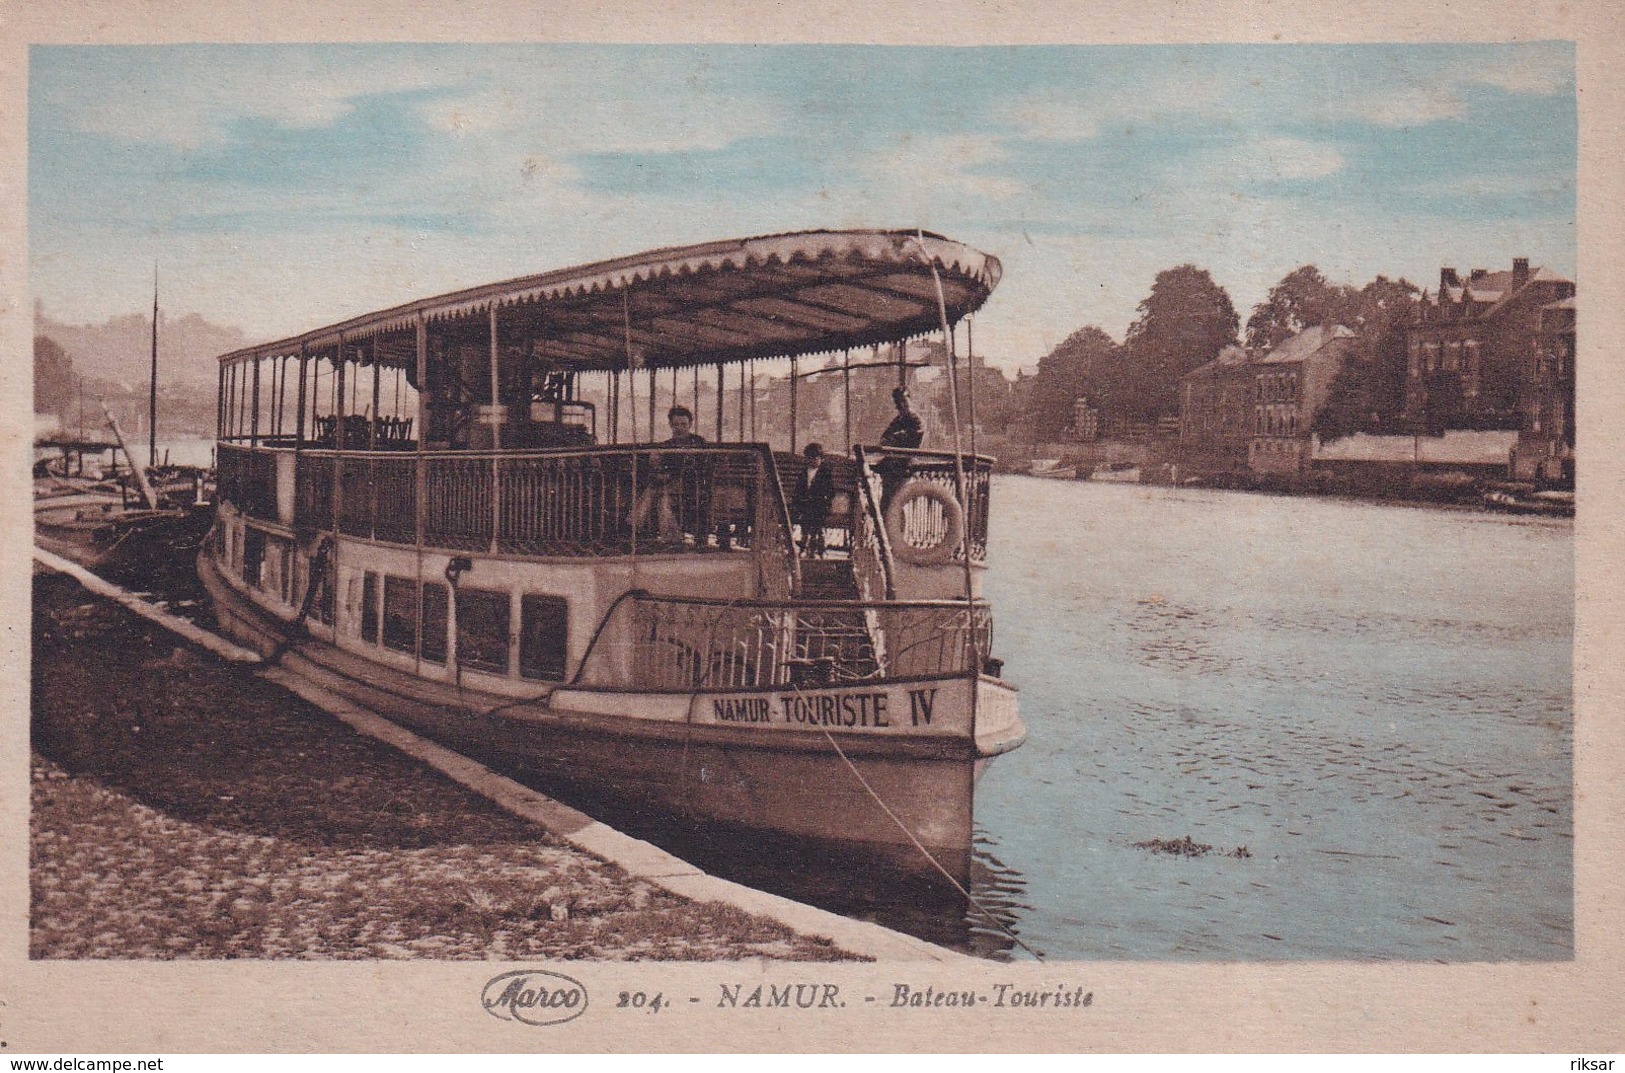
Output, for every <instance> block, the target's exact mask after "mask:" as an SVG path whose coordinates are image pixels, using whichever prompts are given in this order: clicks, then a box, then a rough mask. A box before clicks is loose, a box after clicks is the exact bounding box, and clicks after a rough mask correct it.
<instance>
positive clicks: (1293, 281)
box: [1247, 265, 1361, 350]
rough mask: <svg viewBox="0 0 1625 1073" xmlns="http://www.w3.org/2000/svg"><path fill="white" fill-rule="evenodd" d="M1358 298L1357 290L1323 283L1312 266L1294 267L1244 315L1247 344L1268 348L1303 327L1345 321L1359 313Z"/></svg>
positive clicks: (1288, 337) (1321, 276) (1285, 339)
mask: <svg viewBox="0 0 1625 1073" xmlns="http://www.w3.org/2000/svg"><path fill="white" fill-rule="evenodd" d="M1360 301H1361V298H1360V292H1359V291H1356V290H1355V289H1354V288H1352V287H1344V286H1335V285H1333V284H1331V283H1328V282H1326V277H1325V276H1323V275H1321V274H1320V269H1318V268H1316V267H1315V266H1314V265H1303V266H1302V267H1300V268H1294V269H1293V270H1292V271H1290V272H1288V273H1287V274H1286V275H1284V276H1282V277H1281V281H1280V282H1279V283H1277V284H1276V285H1275V286H1274V287H1271V288H1270V293H1269V295H1268V297H1266V298H1265V299H1264V300H1263V301H1262V302H1260V303H1258V304H1257V305H1256V306H1254V307H1253V313H1252V316H1250V317H1248V318H1247V346H1248V347H1250V348H1252V349H1255V350H1269V349H1272V348H1273V347H1278V346H1280V345H1281V344H1282V343H1284V342H1286V341H1287V340H1288V339H1290V338H1292V337H1293V336H1294V335H1297V334H1298V333H1299V332H1301V331H1303V330H1304V329H1305V328H1313V327H1314V326H1316V325H1317V324H1341V323H1346V322H1347V321H1349V320H1351V319H1353V318H1354V317H1355V316H1356V314H1357V313H1358V307H1359V306H1360ZM1350 326H1351V327H1352V325H1350Z"/></svg>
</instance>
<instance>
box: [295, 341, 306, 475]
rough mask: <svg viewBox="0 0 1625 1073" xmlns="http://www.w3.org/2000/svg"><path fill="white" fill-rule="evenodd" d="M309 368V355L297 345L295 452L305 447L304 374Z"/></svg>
mask: <svg viewBox="0 0 1625 1073" xmlns="http://www.w3.org/2000/svg"><path fill="white" fill-rule="evenodd" d="M309 366H310V355H309V354H308V353H306V352H305V344H303V343H300V344H299V397H298V399H297V400H296V401H295V402H294V407H295V408H294V416H293V423H294V430H293V449H294V450H295V451H296V452H297V451H298V450H299V449H300V448H302V447H304V445H305V374H306V372H307V371H308V369H309Z"/></svg>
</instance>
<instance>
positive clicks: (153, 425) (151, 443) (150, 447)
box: [147, 264, 158, 466]
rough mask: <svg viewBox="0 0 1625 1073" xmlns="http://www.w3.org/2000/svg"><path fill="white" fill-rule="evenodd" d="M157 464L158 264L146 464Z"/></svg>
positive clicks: (154, 269) (154, 271) (154, 276)
mask: <svg viewBox="0 0 1625 1073" xmlns="http://www.w3.org/2000/svg"><path fill="white" fill-rule="evenodd" d="M157 464H158V266H157V265H156V264H154V265H153V266H152V384H151V385H150V386H149V387H148V389H147V465H149V466H156V465H157Z"/></svg>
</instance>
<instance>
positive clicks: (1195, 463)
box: [1179, 346, 1258, 480]
mask: <svg viewBox="0 0 1625 1073" xmlns="http://www.w3.org/2000/svg"><path fill="white" fill-rule="evenodd" d="M1257 372H1258V369H1257V362H1256V355H1254V354H1253V353H1252V352H1251V351H1248V350H1246V349H1244V348H1242V347H1239V346H1227V347H1225V348H1224V349H1223V350H1221V351H1219V355H1218V357H1216V358H1214V359H1213V360H1212V361H1210V362H1208V363H1207V364H1206V365H1201V366H1198V367H1197V368H1195V369H1193V370H1191V371H1190V372H1188V373H1186V374H1185V375H1184V376H1183V377H1181V378H1180V381H1179V467H1180V472H1181V473H1184V474H1187V475H1194V476H1199V477H1202V478H1208V479H1217V480H1239V479H1245V478H1246V477H1247V476H1248V475H1249V474H1250V473H1251V470H1250V468H1249V466H1248V454H1249V448H1250V446H1251V444H1252V438H1253V420H1254V419H1253V405H1254V399H1255V396H1256V394H1257V391H1256V387H1255V383H1254V381H1255V379H1256V376H1257Z"/></svg>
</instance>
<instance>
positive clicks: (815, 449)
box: [795, 443, 835, 559]
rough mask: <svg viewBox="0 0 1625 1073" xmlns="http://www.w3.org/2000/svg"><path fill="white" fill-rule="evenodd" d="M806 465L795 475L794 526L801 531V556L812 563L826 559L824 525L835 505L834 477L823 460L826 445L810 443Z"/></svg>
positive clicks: (827, 461) (827, 462)
mask: <svg viewBox="0 0 1625 1073" xmlns="http://www.w3.org/2000/svg"><path fill="white" fill-rule="evenodd" d="M801 457H802V459H803V460H804V461H805V463H806V464H805V465H804V466H803V467H802V469H801V470H800V472H798V473H797V474H796V492H795V523H796V525H797V526H799V527H800V528H801V554H802V555H804V556H806V557H807V558H809V559H821V558H823V555H824V522H825V521H826V520H827V519H828V518H829V508H830V506H831V504H833V503H834V502H835V475H834V472H833V471H832V468H831V466H830V464H829V460H828V459H826V458H825V457H824V448H823V445H821V444H817V443H809V444H808V445H807V448H806V450H804V451H802V452H801Z"/></svg>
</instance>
